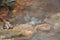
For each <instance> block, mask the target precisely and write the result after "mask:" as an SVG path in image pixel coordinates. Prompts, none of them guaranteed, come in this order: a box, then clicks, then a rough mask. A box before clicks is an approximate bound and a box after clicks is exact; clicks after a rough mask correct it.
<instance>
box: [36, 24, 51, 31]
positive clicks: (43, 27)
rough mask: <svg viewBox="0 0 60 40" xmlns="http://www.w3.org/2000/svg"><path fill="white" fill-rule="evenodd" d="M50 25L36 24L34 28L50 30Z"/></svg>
mask: <svg viewBox="0 0 60 40" xmlns="http://www.w3.org/2000/svg"><path fill="white" fill-rule="evenodd" d="M50 27H51V26H50V25H49V24H41V25H37V26H36V30H38V31H39V30H40V31H50Z"/></svg>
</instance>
